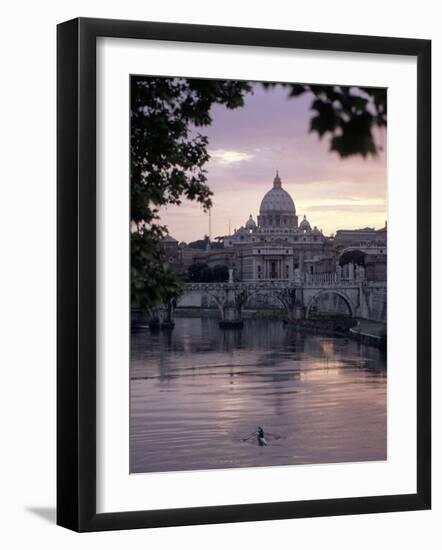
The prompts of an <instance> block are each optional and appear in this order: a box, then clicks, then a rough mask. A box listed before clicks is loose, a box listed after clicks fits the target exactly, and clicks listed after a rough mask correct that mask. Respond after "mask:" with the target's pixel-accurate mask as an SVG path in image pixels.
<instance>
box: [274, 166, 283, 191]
mask: <svg viewBox="0 0 442 550" xmlns="http://www.w3.org/2000/svg"><path fill="white" fill-rule="evenodd" d="M281 187H282V182H281V178H280V177H279V173H278V170H276V176H275V179H274V180H273V189H281Z"/></svg>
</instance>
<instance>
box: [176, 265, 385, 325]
mask: <svg viewBox="0 0 442 550" xmlns="http://www.w3.org/2000/svg"><path fill="white" fill-rule="evenodd" d="M192 295H193V296H194V297H196V296H198V297H199V298H200V300H201V297H202V296H204V295H206V296H207V297H209V298H210V299H211V301H212V302H213V303H215V304H216V306H217V307H218V309H219V311H220V314H221V322H220V324H221V326H223V325H224V326H241V325H242V311H243V309H244V308H245V307H246V306H247V305H249V306H250V303H251V302H252V301H253V299H254V298H256V297H257V296H263V295H266V296H271V297H273V299H274V300H276V301H277V302H278V303H279V304H280V305H281V306H282V307H283V308H284V310H285V312H286V315H287V318H288V319H289V320H297V319H304V318H308V317H309V316H310V315H312V313H313V312H315V311H317V308H318V304H320V302H321V300H323V299H324V298H329V297H332V298H333V297H335V298H338V301H339V302H340V303H341V305H342V304H345V306H344V307H345V309H346V313H347V314H348V315H350V316H352V317H357V318H361V319H372V320H386V319H385V317H386V283H373V282H367V281H365V280H364V279H363V278H355V279H352V280H350V279H348V280H343V279H341V278H339V277H338V276H337V274H335V273H331V274H323V275H307V276H305V277H304V280H303V281H270V280H269V281H262V282H261V281H255V282H226V283H190V284H187V285H186V292H185V294H184V296H183V297H182V298H181V299H180V301H179V302H178V307H186V303H187V304H188V305H190V304H192ZM335 301H336V300H335ZM200 304H201V301H200ZM193 306H194V307H195V306H196V307H198V305H197V303H196V302H195V301H194V302H193ZM200 307H201V305H200ZM335 313H338V311H336V312H335Z"/></svg>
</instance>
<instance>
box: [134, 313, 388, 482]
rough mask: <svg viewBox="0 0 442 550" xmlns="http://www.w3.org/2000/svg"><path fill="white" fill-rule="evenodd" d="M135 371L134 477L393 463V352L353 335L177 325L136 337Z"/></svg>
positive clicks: (258, 324) (263, 324) (250, 324)
mask: <svg viewBox="0 0 442 550" xmlns="http://www.w3.org/2000/svg"><path fill="white" fill-rule="evenodd" d="M130 376H131V385H130V392H131V395H130V398H131V411H130V412H131V415H130V471H131V473H137V472H160V471H177V470H179V471H182V470H200V469H210V468H232V467H252V466H275V465H288V464H320V463H336V462H349V461H351V462H360V461H367V460H385V459H386V452H387V447H386V429H387V373H386V362H385V357H384V355H383V353H382V352H381V351H380V350H378V349H377V348H374V347H371V346H366V345H363V344H360V343H358V342H356V341H354V340H351V339H349V338H338V337H330V336H321V335H317V334H308V333H304V332H299V331H296V330H295V329H294V328H293V327H290V326H286V325H283V324H282V322H280V321H268V320H246V321H245V322H244V328H243V329H242V330H224V331H223V330H221V329H219V327H218V321H217V320H216V319H212V318H178V319H176V326H175V329H174V330H173V331H162V332H151V331H149V330H148V329H145V330H139V331H136V332H133V333H132V335H131V370H130ZM258 426H262V427H263V429H264V431H265V434H266V440H267V443H268V444H267V446H259V445H258V441H257V439H256V437H255V436H253V435H252V436H251V437H250V438H249V439H247V438H248V437H249V435H251V434H253V433H254V432H255V430H256V428H257V427H258ZM245 439H247V440H246V441H244V440H245Z"/></svg>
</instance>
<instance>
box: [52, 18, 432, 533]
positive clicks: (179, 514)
mask: <svg viewBox="0 0 442 550" xmlns="http://www.w3.org/2000/svg"><path fill="white" fill-rule="evenodd" d="M98 37H118V38H132V39H152V40H166V41H180V42H197V43H208V44H229V45H238V46H239V45H247V46H266V47H272V48H300V49H308V50H324V51H335V52H358V53H376V54H395V55H404V56H414V57H416V59H417V136H416V146H417V174H416V177H417V358H416V360H417V395H416V399H417V433H416V437H417V471H416V480H417V492H416V493H414V494H398V495H385V496H373V497H360V498H338V499H326V500H309V501H293V502H272V503H260V504H242V505H228V506H209V507H198V508H181V509H166V510H140V511H134V512H117V513H97V512H96V473H97V468H96V322H97V316H96V292H97V283H96V254H97V247H96V240H95V238H94V237H95V235H96V39H97V38H98ZM57 46H58V59H57V72H58V76H57V92H58V100H57V118H58V122H57V140H58V146H57V161H58V167H57V179H58V200H57V204H58V242H57V253H58V264H57V280H58V290H57V322H58V336H57V346H58V351H57V365H58V366H57V415H58V419H57V438H58V441H57V523H58V524H59V525H61V526H64V527H67V528H69V529H72V530H75V531H102V530H111V529H134V528H146V527H162V526H176V525H194V524H209V523H224V522H242V521H258V520H272V519H284V518H301V517H318V516H326V515H346V514H367V513H375V512H376V513H379V512H394V511H406V510H424V509H429V508H430V506H431V418H430V411H431V367H430V365H431V355H430V354H431V352H430V349H431V342H430V338H431V336H430V334H431V330H430V323H431V295H430V292H431V291H430V287H431V285H430V283H431V280H430V277H431V273H430V268H431V256H430V254H431V207H430V200H431V187H430V184H431V182H430V177H431V171H430V164H431V41H429V40H417V39H408V38H387V37H376V36H353V35H338V34H324V33H313V32H297V31H284V30H263V29H254V28H234V27H218V26H202V25H188V24H172V23H159V22H139V21H119V20H107V19H88V18H79V19H74V20H71V21H67V22H64V23H61V24H60V25H58V28H57Z"/></svg>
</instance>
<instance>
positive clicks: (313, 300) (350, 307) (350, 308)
mask: <svg viewBox="0 0 442 550" xmlns="http://www.w3.org/2000/svg"><path fill="white" fill-rule="evenodd" d="M327 294H334V295H337V296H339V297H340V298H342V300H343V301H344V302H345V304H346V306H347V309H348V312H349V314H350V316H351V317H355V310H356V308H355V306H354V305H353V303H352V301H351V299H350V298H349V297H348V296H347V294H345V292H343V291H342V290H336V289H332V288H330V289H329V288H326V289H323V290H320V291H319V292H317V293H316V294H315V295H314V296H312V297H311V299H310V300H309V302H308V304H307V307H306V310H305V316H306V318H307V319H308V318H309V317H310V315H311V310H312V307H313V305H314V304H315V303H316V302H317V301H318V299H319V298H321V297H322V296H325V295H327Z"/></svg>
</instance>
